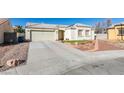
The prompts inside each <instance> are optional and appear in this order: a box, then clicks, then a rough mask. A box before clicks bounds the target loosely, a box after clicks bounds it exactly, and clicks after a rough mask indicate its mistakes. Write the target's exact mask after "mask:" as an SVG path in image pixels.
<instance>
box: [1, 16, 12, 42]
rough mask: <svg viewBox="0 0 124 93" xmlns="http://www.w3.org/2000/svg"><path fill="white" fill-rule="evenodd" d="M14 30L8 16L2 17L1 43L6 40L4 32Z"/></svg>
mask: <svg viewBox="0 0 124 93" xmlns="http://www.w3.org/2000/svg"><path fill="white" fill-rule="evenodd" d="M10 31H12V26H11V23H10V21H9V20H8V19H6V18H0V43H3V42H4V32H10Z"/></svg>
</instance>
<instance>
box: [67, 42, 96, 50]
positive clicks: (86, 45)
mask: <svg viewBox="0 0 124 93" xmlns="http://www.w3.org/2000/svg"><path fill="white" fill-rule="evenodd" d="M94 45H95V42H94V41H92V42H88V43H83V44H77V45H74V44H68V46H70V47H73V48H77V49H80V50H83V51H86V50H91V49H94Z"/></svg>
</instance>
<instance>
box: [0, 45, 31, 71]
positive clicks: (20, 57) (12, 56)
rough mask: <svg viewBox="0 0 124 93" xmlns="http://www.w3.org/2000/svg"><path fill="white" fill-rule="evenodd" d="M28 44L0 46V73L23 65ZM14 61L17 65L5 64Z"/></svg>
mask: <svg viewBox="0 0 124 93" xmlns="http://www.w3.org/2000/svg"><path fill="white" fill-rule="evenodd" d="M28 46H29V43H20V44H15V45H0V71H4V70H7V69H9V68H12V67H15V66H17V65H20V64H22V63H23V64H24V63H25V62H26V59H27V53H28ZM11 60H15V62H17V61H19V62H20V63H19V64H16V65H15V66H8V65H7V64H6V63H7V62H9V61H11Z"/></svg>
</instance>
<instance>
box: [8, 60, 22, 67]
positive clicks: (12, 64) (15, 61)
mask: <svg viewBox="0 0 124 93" xmlns="http://www.w3.org/2000/svg"><path fill="white" fill-rule="evenodd" d="M22 62H23V60H19V59H11V60H8V61H7V62H6V65H7V66H9V67H15V66H17V65H19V64H21V63H22Z"/></svg>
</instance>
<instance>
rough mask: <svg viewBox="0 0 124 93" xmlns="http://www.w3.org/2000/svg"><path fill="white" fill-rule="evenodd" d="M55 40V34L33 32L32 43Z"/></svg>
mask: <svg viewBox="0 0 124 93" xmlns="http://www.w3.org/2000/svg"><path fill="white" fill-rule="evenodd" d="M44 40H52V41H53V40H55V32H45V31H44V32H43V31H42V32H40V31H32V41H44Z"/></svg>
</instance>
